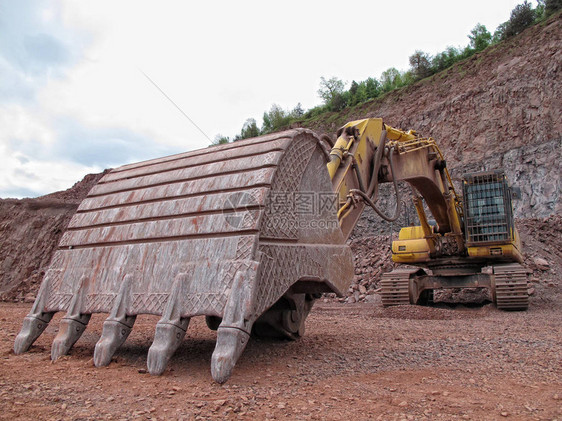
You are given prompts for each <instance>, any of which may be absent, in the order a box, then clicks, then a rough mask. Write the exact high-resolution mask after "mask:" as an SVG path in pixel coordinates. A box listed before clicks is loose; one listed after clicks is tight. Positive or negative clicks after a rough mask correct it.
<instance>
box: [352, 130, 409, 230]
mask: <svg viewBox="0 0 562 421" xmlns="http://www.w3.org/2000/svg"><path fill="white" fill-rule="evenodd" d="M381 140H382V139H381ZM379 147H380V145H379ZM387 150H388V149H387ZM377 152H378V151H377ZM393 152H394V148H392V149H389V150H388V161H389V162H390V171H391V172H392V175H393V176H392V183H393V184H394V192H395V193H396V209H395V210H394V215H393V216H387V215H385V214H384V213H383V212H382V211H381V210H380V209H379V208H378V207H377V205H376V204H375V203H374V200H372V199H371V198H370V197H369V195H368V194H367V193H365V192H363V191H361V190H359V189H352V190H350V191H349V193H351V194H357V195H359V196H361V198H362V199H363V200H364V201H365V203H367V204H368V205H369V206H370V207H372V208H373V210H374V211H375V212H376V213H377V214H378V215H379V216H380V217H381V218H382V219H384V220H385V221H388V222H394V221H396V220H397V219H398V217H399V216H400V210H401V204H402V197H401V196H400V190H399V189H398V182H397V181H396V177H394V158H393ZM375 159H376V158H375ZM379 164H380V163H379ZM375 165H376V163H375ZM377 173H378V171H377ZM376 175H377V174H373V178H372V179H371V185H370V186H369V189H371V186H373V184H374V187H375V188H376V187H377V186H378V183H376V182H373V179H375V177H376Z"/></svg>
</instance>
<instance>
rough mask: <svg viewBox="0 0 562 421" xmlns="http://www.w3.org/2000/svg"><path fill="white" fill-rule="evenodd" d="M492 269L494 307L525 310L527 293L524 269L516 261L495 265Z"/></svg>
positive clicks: (527, 298)
mask: <svg viewBox="0 0 562 421" xmlns="http://www.w3.org/2000/svg"><path fill="white" fill-rule="evenodd" d="M493 270H494V281H493V283H492V295H493V296H494V298H495V302H496V307H497V308H498V309H500V310H527V308H528V307H529V293H528V292H527V274H526V272H525V269H523V267H522V266H521V265H519V264H517V263H512V264H506V265H496V266H494V267H493Z"/></svg>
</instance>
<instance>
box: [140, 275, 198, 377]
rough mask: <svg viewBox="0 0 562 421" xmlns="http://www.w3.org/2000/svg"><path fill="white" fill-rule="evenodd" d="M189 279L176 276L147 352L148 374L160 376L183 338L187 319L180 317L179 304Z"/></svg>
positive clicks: (187, 324)
mask: <svg viewBox="0 0 562 421" xmlns="http://www.w3.org/2000/svg"><path fill="white" fill-rule="evenodd" d="M188 282H189V279H188V277H187V275H186V274H185V273H180V274H179V275H177V276H176V278H175V280H174V284H173V286H172V292H171V294H170V296H169V298H168V302H167V304H166V308H165V309H164V314H163V315H162V318H161V319H160V320H159V321H158V323H157V324H156V331H155V332H154V341H153V342H152V345H151V346H150V349H149V350H148V358H147V366H148V371H149V373H150V374H153V375H160V374H162V373H163V372H164V370H165V369H166V366H167V365H168V362H169V361H170V358H172V355H174V352H176V350H177V349H178V347H179V346H180V345H181V343H182V341H183V338H184V337H185V334H186V331H187V327H188V326H189V320H190V319H189V318H187V317H181V312H182V308H181V304H182V301H183V298H184V297H185V292H186V288H187V283H188Z"/></svg>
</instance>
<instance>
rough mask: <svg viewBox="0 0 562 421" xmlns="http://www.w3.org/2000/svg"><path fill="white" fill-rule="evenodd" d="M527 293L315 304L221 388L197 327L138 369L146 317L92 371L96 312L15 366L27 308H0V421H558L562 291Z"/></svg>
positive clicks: (146, 338) (47, 336) (250, 355)
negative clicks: (286, 336) (509, 303)
mask: <svg viewBox="0 0 562 421" xmlns="http://www.w3.org/2000/svg"><path fill="white" fill-rule="evenodd" d="M536 289H537V292H536V293H535V295H534V296H532V297H531V305H530V308H529V310H528V311H527V312H501V311H498V310H496V309H495V308H494V307H493V306H492V305H483V306H482V305H477V306H473V307H466V306H463V305H457V306H456V307H454V308H453V307H449V306H446V305H443V304H442V305H438V306H433V307H417V306H400V307H392V308H387V309H384V308H382V307H381V306H380V305H378V304H376V303H356V304H342V303H337V302H328V303H324V302H320V303H318V304H317V305H316V306H315V307H314V309H313V311H312V313H311V315H310V316H309V319H308V321H307V333H306V334H305V336H304V337H303V338H301V339H300V340H298V341H295V342H277V341H264V340H252V341H251V342H250V344H249V345H248V347H247V349H246V351H245V352H244V354H243V355H242V357H241V359H240V361H239V363H238V365H237V367H236V369H235V372H234V374H233V376H232V378H231V379H230V380H229V381H228V382H227V383H226V384H225V385H218V384H216V383H214V382H213V381H212V379H211V376H210V358H211V354H212V351H213V348H214V343H215V339H216V334H215V332H212V331H210V330H208V329H207V328H206V326H205V323H204V320H202V319H200V318H195V319H194V320H193V321H192V324H191V325H190V327H189V330H188V335H187V337H186V340H185V341H184V343H183V345H182V346H181V347H180V349H179V350H178V352H177V353H176V354H175V356H174V358H173V359H172V361H171V363H170V364H169V367H168V369H167V371H166V372H165V373H164V375H162V376H160V377H154V376H151V375H149V374H146V370H145V368H146V355H147V352H148V347H149V346H150V343H151V341H152V335H153V332H154V325H155V324H156V322H157V320H158V319H157V318H156V317H151V316H139V318H138V320H137V323H136V325H135V329H134V330H133V333H132V334H131V336H130V337H129V339H128V340H127V342H126V343H125V345H124V346H123V347H122V348H121V349H120V350H119V351H118V352H117V353H116V356H115V357H114V360H113V362H112V363H111V364H110V365H109V366H108V367H107V368H101V369H98V368H95V367H94V366H93V362H92V355H93V349H94V345H95V343H96V341H97V340H98V338H99V335H100V333H101V324H102V323H103V320H104V318H105V316H104V315H94V316H93V317H92V321H91V322H90V325H89V327H88V329H87V331H86V333H85V334H84V335H83V337H82V338H81V339H80V340H79V341H78V342H77V344H76V345H75V347H74V348H73V350H72V351H71V352H70V355H69V356H67V357H63V358H62V359H60V360H59V361H57V362H56V363H51V362H50V359H49V351H50V343H51V342H52V340H53V338H54V336H55V334H56V330H57V326H58V321H59V320H60V318H61V315H60V314H59V315H57V316H56V317H55V319H54V320H53V322H51V324H50V326H49V327H48V329H47V331H46V332H45V333H44V334H43V335H42V336H41V337H40V338H39V339H38V341H37V342H36V344H35V345H34V346H33V347H32V349H31V350H30V352H29V353H27V354H24V355H21V356H16V355H14V354H13V352H12V350H11V348H12V346H13V340H14V338H15V335H16V334H17V332H18V331H19V328H20V326H21V321H22V319H23V317H24V316H25V314H26V313H27V312H28V310H29V307H30V304H22V303H18V304H14V303H2V304H0V319H1V321H2V324H1V325H0V338H1V342H0V419H9V420H12V419H16V418H17V419H34V420H36V419H49V420H50V419H53V420H57V419H65V420H66V419H68V420H94V419H108V420H120V419H153V420H162V419H186V420H190V419H201V420H206V419H253V420H256V419H259V420H262V419H271V420H273V419H277V420H279V419H295V420H301V419H302V420H307V419H317V420H325V419H334V420H339V419H345V420H349V419H361V420H362V419H381V420H394V419H396V420H402V419H406V420H423V419H444V420H450V419H471V420H479V419H486V420H487V419H505V418H507V419H514V420H515V419H518V420H535V419H536V420H554V419H562V409H561V408H562V364H561V362H562V337H561V335H560V333H561V328H560V303H561V302H562V299H561V297H562V294H561V291H560V286H559V285H558V284H555V285H553V286H549V285H547V284H544V285H543V284H540V283H539V284H537V285H536Z"/></svg>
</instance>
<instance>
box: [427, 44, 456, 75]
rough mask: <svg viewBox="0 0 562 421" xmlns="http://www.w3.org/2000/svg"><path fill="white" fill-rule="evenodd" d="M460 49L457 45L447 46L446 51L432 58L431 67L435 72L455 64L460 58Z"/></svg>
mask: <svg viewBox="0 0 562 421" xmlns="http://www.w3.org/2000/svg"><path fill="white" fill-rule="evenodd" d="M459 55H460V53H459V50H457V49H456V48H455V47H447V49H446V50H445V51H442V52H440V53H439V54H436V55H435V57H433V59H432V60H431V67H433V71H434V72H435V73H437V72H440V71H442V70H445V69H447V68H449V67H451V66H452V65H453V64H455V62H456V61H458V59H459Z"/></svg>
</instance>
